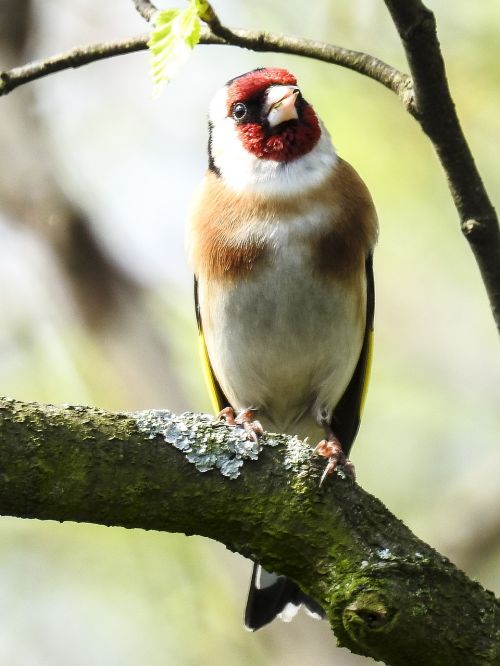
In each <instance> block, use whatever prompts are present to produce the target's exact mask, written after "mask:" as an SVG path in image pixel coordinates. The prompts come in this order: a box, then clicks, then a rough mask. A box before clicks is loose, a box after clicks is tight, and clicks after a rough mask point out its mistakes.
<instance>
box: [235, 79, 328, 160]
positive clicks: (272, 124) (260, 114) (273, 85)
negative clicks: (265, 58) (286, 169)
mask: <svg viewBox="0 0 500 666" xmlns="http://www.w3.org/2000/svg"><path fill="white" fill-rule="evenodd" d="M296 84H297V80H296V79H295V77H294V76H292V75H291V74H290V73H289V72H287V70H285V69H278V68H268V69H262V70H254V71H252V72H248V73H247V74H244V75H243V76H240V77H238V78H237V79H233V80H232V81H230V82H229V83H228V84H227V86H228V102H227V114H228V116H231V117H232V118H233V119H234V121H235V123H236V128H237V131H238V134H239V136H240V139H241V142H242V144H243V146H244V147H245V148H246V150H248V151H249V152H250V153H252V154H253V155H255V156H256V157H258V158H261V159H268V160H275V161H278V162H289V161H291V160H295V159H297V158H298V157H301V156H302V155H305V154H306V153H308V152H309V151H310V150H311V149H312V148H313V147H314V145H315V144H316V143H317V141H318V140H319V138H320V135H321V129H320V126H319V122H318V118H317V116H316V114H315V112H314V110H313V108H312V106H311V105H310V104H308V103H307V102H306V101H305V100H304V98H303V97H302V95H301V93H300V90H299V88H298V87H297V85H296Z"/></svg>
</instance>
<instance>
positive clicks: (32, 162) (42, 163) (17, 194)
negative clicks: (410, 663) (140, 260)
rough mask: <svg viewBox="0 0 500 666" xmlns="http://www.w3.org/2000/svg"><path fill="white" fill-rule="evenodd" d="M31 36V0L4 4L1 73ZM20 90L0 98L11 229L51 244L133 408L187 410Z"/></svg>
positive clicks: (2, 183)
mask: <svg viewBox="0 0 500 666" xmlns="http://www.w3.org/2000/svg"><path fill="white" fill-rule="evenodd" d="M33 31H36V20H35V18H34V17H33V20H32V15H31V2H30V0H3V2H2V3H1V5H0V62H1V65H2V68H10V67H13V66H15V65H18V64H20V63H22V62H23V61H25V60H27V59H29V56H28V54H27V52H26V51H27V50H29V42H30V38H31V36H32V32H33ZM18 92H19V94H18V95H12V97H10V98H8V99H5V100H3V101H2V110H3V116H2V123H1V124H0V154H2V156H3V158H4V159H3V162H4V164H3V168H2V174H1V177H0V201H2V209H3V213H4V215H5V217H6V218H7V219H8V221H9V222H10V223H11V224H16V225H20V224H22V225H26V226H28V227H29V228H30V229H31V230H32V231H33V233H35V234H36V235H37V237H38V238H39V239H40V240H41V241H42V242H43V243H44V244H45V245H46V246H48V248H49V250H50V252H51V253H52V254H53V256H54V260H55V262H57V265H58V267H59V271H58V273H56V274H57V275H58V276H59V279H60V280H61V281H62V282H63V283H64V285H65V287H66V289H67V290H68V291H69V294H70V298H71V300H72V301H73V302H74V304H75V306H76V308H77V312H78V313H79V314H80V316H81V318H82V322H83V323H84V324H85V326H86V329H87V332H88V334H89V335H91V336H92V339H93V340H94V342H96V343H97V344H98V346H99V347H101V348H102V350H103V353H104V356H105V358H106V359H107V360H108V361H109V363H110V364H111V365H112V368H111V372H112V373H113V374H116V376H117V379H118V381H119V382H120V383H122V382H125V383H126V384H127V386H128V388H129V391H128V394H129V396H130V405H133V404H135V405H137V404H138V403H139V404H144V405H146V404H151V403H152V402H155V403H156V404H158V401H159V400H161V402H164V403H165V404H168V405H169V406H173V407H174V408H175V409H185V408H187V407H188V406H189V403H188V401H187V398H186V396H185V395H184V390H183V388H182V382H181V380H180V377H179V376H178V374H177V370H176V367H175V363H174V362H173V358H172V352H171V350H170V345H169V341H168V338H167V336H166V332H165V331H159V330H156V329H155V327H154V324H152V323H151V316H150V315H148V314H147V313H146V309H145V301H144V293H143V290H142V288H141V287H140V286H139V285H137V284H136V283H135V281H134V280H133V279H132V278H131V277H130V276H129V275H127V274H126V273H125V272H124V271H123V270H122V269H121V268H120V267H118V266H117V265H116V264H115V263H114V262H112V261H111V260H110V258H109V257H108V256H107V254H106V252H105V251H104V250H103V248H102V247H101V245H100V244H99V241H98V239H97V238H96V236H95V234H94V233H93V229H92V226H91V225H90V224H89V220H88V216H87V214H86V212H85V211H84V210H82V209H81V208H80V207H79V206H78V205H76V204H75V203H74V202H73V201H71V199H70V198H69V197H68V196H67V195H66V194H65V193H64V192H63V191H62V189H61V187H60V185H59V183H58V182H57V180H56V177H55V175H54V170H53V168H52V160H51V152H50V148H49V146H48V145H47V142H46V141H45V137H44V127H43V124H42V123H41V122H40V118H39V117H38V116H37V113H36V99H35V97H34V92H33V88H31V87H26V88H24V89H23V90H19V91H18ZM34 109H35V111H34ZM167 376H168V382H167V381H166V378H167Z"/></svg>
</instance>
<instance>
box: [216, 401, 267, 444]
mask: <svg viewBox="0 0 500 666" xmlns="http://www.w3.org/2000/svg"><path fill="white" fill-rule="evenodd" d="M217 416H218V418H219V419H224V420H225V422H226V423H227V424H228V425H230V426H239V427H240V428H243V429H244V430H245V432H246V433H247V438H248V439H250V440H251V441H253V442H255V443H256V444H258V443H259V437H261V436H262V435H263V434H264V429H263V427H262V426H261V424H260V421H257V419H255V418H254V414H253V411H252V410H251V409H242V410H241V412H239V414H238V415H236V412H235V411H234V409H233V408H232V407H224V409H223V410H221V411H220V412H219V414H218V415H217Z"/></svg>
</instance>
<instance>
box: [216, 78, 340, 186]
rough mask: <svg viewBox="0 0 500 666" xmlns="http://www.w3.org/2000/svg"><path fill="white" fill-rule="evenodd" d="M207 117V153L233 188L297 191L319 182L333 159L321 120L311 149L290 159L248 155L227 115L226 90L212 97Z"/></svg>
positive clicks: (330, 143) (332, 166)
mask: <svg viewBox="0 0 500 666" xmlns="http://www.w3.org/2000/svg"><path fill="white" fill-rule="evenodd" d="M209 119H210V122H211V124H212V135H211V153H212V159H213V161H214V164H215V166H216V167H217V169H218V170H219V172H220V175H221V177H222V178H223V179H224V182H225V183H226V184H227V185H228V187H230V188H231V189H232V190H234V191H235V192H254V193H256V194H263V195H269V196H283V197H286V196H290V195H292V194H293V195H297V194H301V193H303V192H306V191H307V190H310V189H311V188H313V187H317V186H318V185H320V184H321V183H322V182H323V181H324V180H325V178H327V177H328V176H329V175H330V174H331V172H332V169H333V168H334V167H335V165H336V163H337V159H338V158H337V154H336V152H335V148H334V147H333V144H332V141H331V139H330V135H329V133H328V130H327V129H326V128H325V126H324V125H323V123H322V122H321V120H320V121H319V123H320V127H321V136H320V139H319V141H318V142H317V144H316V145H315V146H314V148H312V150H311V151H310V152H309V153H307V154H306V155H303V156H302V157H299V158H297V159H295V160H292V161H290V162H278V161H275V160H268V159H262V158H259V157H256V156H255V155H252V153H250V152H249V151H248V150H246V148H245V147H244V146H243V144H242V142H241V139H240V137H239V135H238V130H237V127H236V124H235V122H234V120H233V118H231V117H228V116H227V92H226V89H225V88H223V89H222V90H220V91H219V92H218V93H217V95H216V96H215V97H214V99H213V101H212V103H211V105H210V109H209Z"/></svg>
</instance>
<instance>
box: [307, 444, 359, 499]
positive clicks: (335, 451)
mask: <svg viewBox="0 0 500 666" xmlns="http://www.w3.org/2000/svg"><path fill="white" fill-rule="evenodd" d="M314 453H317V454H318V455H319V456H323V457H324V458H327V460H328V463H327V464H326V467H325V469H324V470H323V474H322V475H321V479H320V481H319V485H320V488H321V486H322V485H323V482H324V480H325V479H326V477H327V476H330V475H331V474H333V473H334V472H335V470H336V469H337V467H339V466H340V467H342V468H343V470H344V472H345V473H346V474H347V475H348V476H350V477H351V478H352V479H354V478H355V472H354V465H353V464H352V462H351V461H350V460H349V459H348V458H347V456H346V455H345V453H344V452H343V451H342V446H341V444H340V442H339V440H338V439H337V438H336V437H335V436H332V437H330V438H329V439H323V440H321V442H320V443H319V444H318V445H317V446H316V448H315V449H314Z"/></svg>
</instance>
